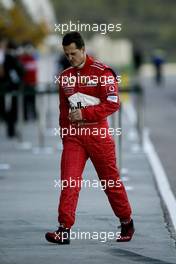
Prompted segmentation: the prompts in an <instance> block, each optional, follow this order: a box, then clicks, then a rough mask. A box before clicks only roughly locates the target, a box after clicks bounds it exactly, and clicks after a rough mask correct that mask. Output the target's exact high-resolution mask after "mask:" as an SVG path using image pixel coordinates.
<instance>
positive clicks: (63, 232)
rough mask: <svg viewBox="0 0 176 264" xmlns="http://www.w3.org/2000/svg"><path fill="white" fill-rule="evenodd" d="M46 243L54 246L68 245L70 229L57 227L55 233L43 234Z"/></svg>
mask: <svg viewBox="0 0 176 264" xmlns="http://www.w3.org/2000/svg"><path fill="white" fill-rule="evenodd" d="M45 238H46V240H47V241H48V242H51V243H55V244H62V245H64V244H70V229H69V228H65V227H62V226H59V228H58V230H56V231H55V232H48V233H46V234H45Z"/></svg>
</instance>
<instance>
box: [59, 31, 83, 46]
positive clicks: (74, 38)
mask: <svg viewBox="0 0 176 264" xmlns="http://www.w3.org/2000/svg"><path fill="white" fill-rule="evenodd" d="M71 43H75V45H76V47H77V49H81V48H82V47H84V46H85V44H84V40H83V38H82V36H81V34H80V33H79V32H69V33H67V34H66V35H65V36H64V37H63V40H62V45H63V46H68V45H70V44H71Z"/></svg>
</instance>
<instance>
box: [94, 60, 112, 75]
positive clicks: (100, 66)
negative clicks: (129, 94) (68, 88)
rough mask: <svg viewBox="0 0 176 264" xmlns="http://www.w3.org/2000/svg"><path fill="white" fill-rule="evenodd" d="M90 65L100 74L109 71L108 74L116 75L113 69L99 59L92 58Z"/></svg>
mask: <svg viewBox="0 0 176 264" xmlns="http://www.w3.org/2000/svg"><path fill="white" fill-rule="evenodd" d="M90 67H92V68H94V69H96V71H97V72H99V73H100V74H106V73H109V74H112V75H114V76H116V73H115V71H114V70H113V69H112V68H111V67H110V66H109V65H107V64H105V63H103V62H101V61H99V60H94V61H93V62H92V63H91V65H90Z"/></svg>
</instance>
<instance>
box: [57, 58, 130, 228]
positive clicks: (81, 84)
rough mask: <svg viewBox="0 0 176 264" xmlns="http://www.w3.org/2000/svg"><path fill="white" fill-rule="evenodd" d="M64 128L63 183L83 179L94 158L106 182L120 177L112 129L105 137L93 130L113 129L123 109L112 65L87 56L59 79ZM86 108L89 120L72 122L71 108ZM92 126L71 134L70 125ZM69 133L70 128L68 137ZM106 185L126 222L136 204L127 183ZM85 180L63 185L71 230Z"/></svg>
mask: <svg viewBox="0 0 176 264" xmlns="http://www.w3.org/2000/svg"><path fill="white" fill-rule="evenodd" d="M59 78H60V79H59V83H60V87H59V96H60V119H59V121H60V129H61V131H63V133H61V136H62V137H63V152H62V159H61V181H68V182H70V179H73V180H75V181H77V182H78V181H81V180H82V173H83V169H84V167H85V164H86V161H87V159H88V158H90V159H91V161H92V163H93V165H94V167H95V169H96V172H97V174H98V177H99V179H100V180H101V181H110V180H111V181H113V182H114V183H115V182H117V181H118V180H120V178H119V177H120V176H119V171H118V168H117V166H116V157H115V144H114V140H113V138H112V136H111V135H109V133H106V136H105V137H102V136H101V135H100V133H98V134H95V133H91V132H92V131H95V129H97V130H99V131H100V130H101V129H102V128H103V129H105V130H106V131H108V123H107V119H106V118H107V116H109V115H111V114H112V113H113V112H115V111H117V110H118V109H119V107H120V102H119V97H118V87H117V82H116V78H115V74H114V72H113V71H112V69H110V68H109V67H108V66H106V65H104V64H102V63H101V62H98V61H96V60H94V59H93V58H91V57H89V56H87V57H86V62H85V64H84V66H83V67H82V68H76V67H70V68H68V69H66V70H65V71H63V72H62V74H61V75H60V77H59ZM74 108H80V109H81V112H82V116H83V121H81V122H80V123H78V124H75V123H74V124H73V123H71V122H70V120H69V118H68V116H69V111H70V109H74ZM71 127H74V128H75V129H76V130H78V129H80V128H83V127H84V128H88V129H89V133H82V134H81V135H80V134H79V133H76V134H74V135H73V134H71V133H70V132H69V131H70V130H69V128H71ZM65 132H68V133H67V135H66V133H65ZM120 183H121V184H120V185H119V184H118V186H116V184H114V186H113V187H112V186H109V185H108V184H107V185H106V186H107V188H106V189H105V193H106V195H107V197H108V200H109V202H110V205H111V207H112V209H113V211H114V213H115V215H116V216H117V217H119V218H120V220H121V221H123V220H129V219H130V216H131V207H130V204H129V201H128V198H127V194H126V191H125V188H124V185H123V183H122V182H121V181H120ZM79 191H80V184H78V185H76V186H75V187H72V186H69V184H68V186H67V187H65V188H62V190H61V195H60V203H59V207H58V221H59V223H60V224H64V226H65V227H67V228H71V226H72V225H73V224H74V222H75V212H76V207H77V202H78V197H79Z"/></svg>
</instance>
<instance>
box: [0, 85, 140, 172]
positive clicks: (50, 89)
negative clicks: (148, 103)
mask: <svg viewBox="0 0 176 264" xmlns="http://www.w3.org/2000/svg"><path fill="white" fill-rule="evenodd" d="M119 93H120V94H123V93H127V94H129V95H135V96H136V100H135V108H136V116H137V120H136V129H137V132H138V136H139V142H140V145H141V146H142V147H143V127H144V110H143V109H144V93H143V89H142V88H141V86H140V85H138V84H135V85H133V86H132V87H126V88H123V89H121V88H120V89H119ZM6 94H10V95H11V96H17V97H18V134H19V141H20V142H23V126H24V124H23V95H30V94H36V95H37V96H40V98H39V102H40V103H39V105H40V107H37V112H38V147H39V148H44V147H45V128H46V109H44V107H45V103H44V100H45V98H44V96H46V95H52V94H58V88H57V87H56V85H54V84H40V85H38V86H37V89H36V91H35V93H34V92H30V91H29V90H27V91H26V90H24V88H23V86H21V87H20V89H18V90H17V91H12V92H7V91H4V90H0V95H6ZM122 109H123V103H121V108H120V110H119V112H117V113H116V114H115V115H113V118H112V123H113V127H114V128H117V127H118V128H122ZM115 141H116V151H117V153H118V155H117V156H118V166H119V169H120V170H121V168H122V144H123V142H122V136H120V140H115Z"/></svg>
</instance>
